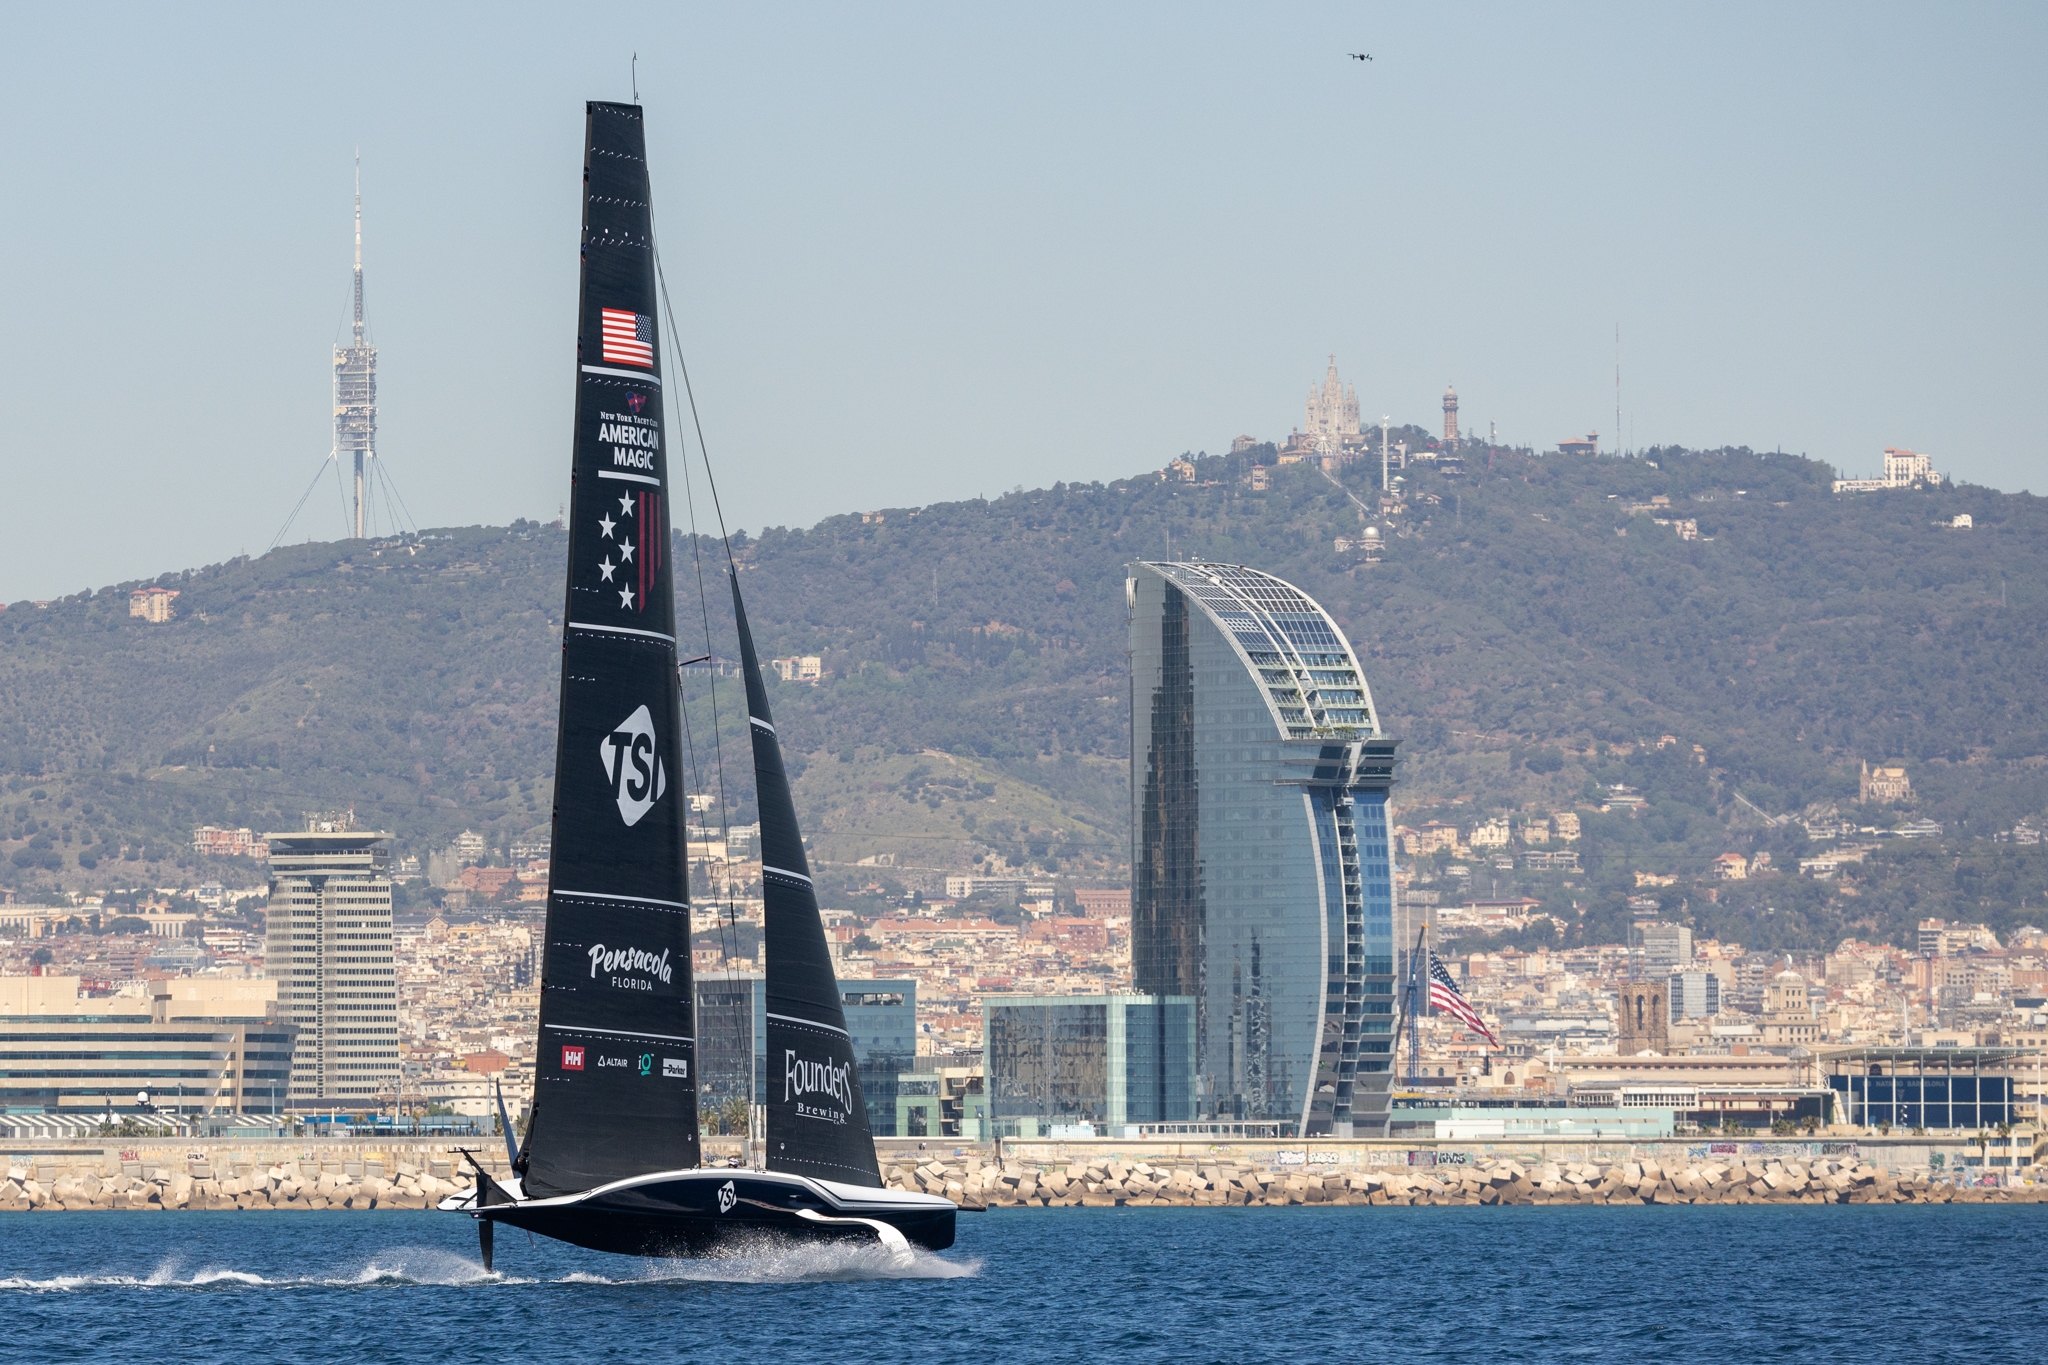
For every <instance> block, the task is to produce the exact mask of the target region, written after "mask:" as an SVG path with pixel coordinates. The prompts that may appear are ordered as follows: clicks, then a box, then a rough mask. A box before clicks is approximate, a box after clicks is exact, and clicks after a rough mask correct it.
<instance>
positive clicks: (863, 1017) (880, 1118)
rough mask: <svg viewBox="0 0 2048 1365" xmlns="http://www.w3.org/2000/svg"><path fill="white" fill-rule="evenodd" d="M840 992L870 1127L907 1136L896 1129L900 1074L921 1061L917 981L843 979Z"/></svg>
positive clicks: (885, 1133)
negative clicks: (897, 1081) (897, 1085)
mask: <svg viewBox="0 0 2048 1365" xmlns="http://www.w3.org/2000/svg"><path fill="white" fill-rule="evenodd" d="M839 993H840V1004H841V1006H842V1008H844V1009H845V1011H846V1031H847V1032H848V1033H849V1034H851V1035H852V1036H853V1056H854V1060H855V1063H856V1064H857V1065H858V1067H859V1069H860V1095H861V1099H862V1100H863V1101H865V1102H866V1104H867V1111H868V1131H869V1132H870V1133H872V1134H874V1135H875V1136H876V1137H901V1136H905V1135H904V1134H900V1133H898V1132H897V1131H896V1078H897V1076H899V1075H901V1074H902V1073H903V1072H906V1071H909V1070H911V1069H912V1068H913V1067H914V1066H916V1065H917V982H915V981H909V980H905V981H842V982H840V983H839Z"/></svg>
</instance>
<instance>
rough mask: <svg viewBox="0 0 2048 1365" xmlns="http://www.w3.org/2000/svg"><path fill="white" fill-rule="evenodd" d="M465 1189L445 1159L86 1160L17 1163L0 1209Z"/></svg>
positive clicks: (401, 1201) (350, 1204)
mask: <svg viewBox="0 0 2048 1365" xmlns="http://www.w3.org/2000/svg"><path fill="white" fill-rule="evenodd" d="M309 1168H310V1169H309ZM469 1188H470V1185H469V1182H468V1181H466V1180H462V1179H458V1178H457V1173H456V1170H455V1167H454V1165H453V1163H451V1162H428V1163H426V1164H425V1165H418V1164H414V1163H411V1162H405V1161H399V1162H394V1163H393V1165H392V1168H391V1170H390V1171H389V1173H388V1175H387V1173H386V1171H385V1170H384V1169H383V1167H382V1165H381V1163H378V1162H367V1163H346V1164H345V1163H340V1162H317V1161H315V1162H304V1163H301V1162H299V1161H280V1162H277V1163H275V1164H273V1165H269V1166H254V1165H242V1166H237V1167H230V1168H226V1169H218V1170H217V1169H216V1168H215V1167H214V1166H213V1165H212V1164H211V1163H210V1162H204V1161H195V1162H191V1163H188V1164H187V1166H186V1167H185V1169H182V1170H174V1169H172V1168H171V1167H169V1166H164V1165H155V1164H151V1165H144V1164H143V1163H140V1162H124V1163H122V1169H121V1170H119V1171H116V1172H107V1173H103V1172H102V1171H101V1170H100V1169H99V1168H98V1167H96V1166H90V1165H88V1166H83V1167H77V1166H66V1167H59V1166H56V1165H54V1164H51V1165H45V1166H40V1167H31V1166H24V1165H16V1166H13V1167H11V1168H10V1169H9V1170H8V1172H7V1177H6V1179H5V1180H0V1213H89V1212H93V1211H96V1210H108V1209H133V1210H140V1211H150V1210H157V1211H166V1212H168V1211H176V1210H192V1211H227V1210H235V1209H301V1210H306V1211H309V1212H316V1211H320V1210H325V1209H356V1210H365V1209H425V1208H432V1207H433V1206H434V1205H435V1204H437V1203H439V1202H440V1201H441V1200H442V1199H445V1198H446V1197H447V1196H449V1195H451V1194H457V1193H461V1192H464V1191H467V1190H468V1189H469Z"/></svg>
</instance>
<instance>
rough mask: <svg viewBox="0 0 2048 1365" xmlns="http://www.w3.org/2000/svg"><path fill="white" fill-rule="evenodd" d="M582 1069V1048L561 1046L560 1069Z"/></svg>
mask: <svg viewBox="0 0 2048 1365" xmlns="http://www.w3.org/2000/svg"><path fill="white" fill-rule="evenodd" d="M582 1069H583V1049H582V1048H580V1047H565V1048H563V1049H562V1070H564V1071H581V1070H582Z"/></svg>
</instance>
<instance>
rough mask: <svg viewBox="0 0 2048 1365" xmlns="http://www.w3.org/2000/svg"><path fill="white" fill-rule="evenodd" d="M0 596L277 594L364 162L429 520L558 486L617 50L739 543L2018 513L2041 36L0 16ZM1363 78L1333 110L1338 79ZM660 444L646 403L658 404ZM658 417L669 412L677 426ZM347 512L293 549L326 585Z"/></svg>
mask: <svg viewBox="0 0 2048 1365" xmlns="http://www.w3.org/2000/svg"><path fill="white" fill-rule="evenodd" d="M6 24H7V39H6V41H5V43H4V44H0V115H4V123H0V175H4V185H5V193H4V195H0V291H4V292H0V601H12V600H19V599H22V598H27V597H38V598H40V597H48V596H54V595H57V594H60V593H66V592H76V591H78V590H80V589H82V588H85V587H88V586H98V585H103V584H107V583H111V582H115V581H118V580H122V579H127V578H134V577H139V576H142V575H146V574H155V573H158V572H160V571H163V570H167V569H176V568H183V567H187V566H190V565H195V564H200V563H205V562H210V561H214V560H218V559H222V558H225V557H227V556H231V555H234V554H237V553H240V552H242V551H245V550H246V551H248V552H250V553H259V552H261V551H262V550H263V549H264V548H265V547H266V546H267V545H269V543H270V542H271V540H272V538H273V537H274V536H275V535H276V534H277V532H278V529H279V527H280V526H281V524H282V523H283V522H284V520H285V517H286V515H287V514H288V513H289V512H290V511H291V509H292V506H293V504H294V503H295V502H297V501H298V499H299V497H300V495H301V493H302V492H303V491H304V489H305V487H306V484H307V482H308V480H309V479H311V478H312V477H313V475H314V474H315V472H316V471H317V470H318V469H319V467H320V464H321V461H322V459H323V457H324V456H325V455H326V453H327V451H328V449H329V448H330V446H331V444H332V434H331V428H332V416H331V407H330V405H331V397H330V384H331V378H332V366H331V359H330V349H329V348H330V347H332V346H333V345H334V344H335V342H336V341H337V340H338V339H340V338H341V337H342V335H343V334H344V327H345V323H346V320H347V314H348V299H349V253H350V239H349V233H350V222H349V213H350V206H349V193H350V179H349V178H350V158H351V155H352V154H353V152H354V150H355V149H356V148H358V147H360V148H361V151H362V156H363V194H364V214H365V239H366V245H365V259H366V267H367V276H368V291H367V292H368V305H369V318H370V327H371V332H372V339H373V340H374V342H375V343H376V345H377V346H378V347H379V348H380V350H381V357H380V380H381V385H382V414H381V427H382V442H381V444H382V447H383V454H384V457H385V459H386V461H387V462H388V466H389V468H390V471H391V472H392V474H393V476H394V477H395V480H396V482H397V485H398V487H399V489H400V491H401V493H402V494H403V496H404V498H405V501H406V503H407V504H408V506H409V508H410V510H411V512H412V514H413V516H414V517H415V518H416V519H417V521H418V522H419V524H421V525H423V526H426V525H445V524H454V523H475V522H500V523H502V522H504V521H508V520H510V519H512V518H514V517H517V516H534V517H540V518H548V517H552V516H553V515H554V513H555V509H556V507H557V505H558V504H559V503H560V502H561V501H562V500H563V498H564V496H565V491H566V487H567V470H568V438H569V415H570V403H571V397H572V394H573V392H574V386H573V380H572V362H573V353H574V345H573V343H574V316H573V313H574V305H575V290H576V236H577V224H578V203H577V192H578V167H579V157H580V151H581V138H582V135H583V117H582V104H581V102H582V101H583V100H584V99H586V98H608V99H623V98H626V97H628V95H629V85H628V60H629V57H630V55H631V54H632V53H633V52H634V51H635V50H636V49H637V50H638V52H639V54H640V93H641V97H642V99H643V101H644V102H645V104H646V106H647V109H648V125H649V133H650V142H651V155H652V160H653V171H654V188H655V197H656V206H657V212H658V214H659V217H660V225H661V231H662V233H663V239H662V246H663V254H664V258H665V261H666V264H667V267H668V270H669V274H670V284H671V288H672V290H673V291H674V293H675V302H676V306H677V310H678V321H679V323H680V326H681V329H682V332H683V335H684V341H685V344H686V348H687V351H688V356H689V359H690V362H691V366H692V373H693V377H694V378H695V380H696V385H697V394H698V398H699V401H700V405H701V408H702V413H703V418H704V422H705V427H706V432H707V435H708V437H709V440H710V442H711V447H712V454H713V458H714V460H715V461H716V462H717V464H718V466H719V468H720V469H721V471H722V473H723V490H724V493H725V498H726V508H727V513H728V519H729V521H730V523H731V524H732V525H734V526H746V527H748V528H758V527H760V526H762V525H764V524H770V523H784V524H803V523H808V522H811V521H814V520H816V519H817V518H819V517H821V516H825V515H828V514H831V513H834V512H842V511H850V510H858V509H864V508H870V507H877V506H900V505H904V504H915V503H924V502H931V501H938V500H945V499H954V498H961V497H970V496H974V495H977V494H984V493H994V492H998V491H1001V490H1003V489H1006V488H1009V487H1011V486H1013V485H1016V484H1024V485H1027V486H1039V485H1044V484H1050V483H1052V482H1053V481H1055V480H1059V479H1091V478H1112V477H1117V476H1121V475H1125V474H1129V473H1133V472H1135V471H1138V470H1141V469H1148V468H1156V467H1158V466H1160V465H1162V464H1164V463H1165V462H1166V461H1167V460H1168V459H1169V458H1170V457H1172V456H1173V455H1175V454H1176V453H1178V452H1180V451H1182V450H1185V449H1207V450H1210V451H1216V450H1220V449H1227V448H1228V443H1229V441H1230V438H1231V437H1232V436H1233V435H1234V434H1236V433H1239V432H1247V433H1253V434H1256V435H1258V436H1260V437H1262V438H1273V437H1276V436H1283V435H1284V434H1285V433H1286V432H1287V431H1288V430H1289V429H1290V428H1291V427H1293V426H1294V425H1296V424H1298V423H1299V422H1300V420H1301V404H1302V399H1303V398H1304V396H1305V394H1306V391H1307V389H1308V386H1309V384H1310V383H1311V382H1312V381H1314V380H1316V379H1318V378H1320V376H1321V374H1322V370H1323V366H1324V363H1325V362H1324V356H1325V355H1326V354H1327V353H1330V352H1335V353H1336V355H1337V358H1338V363H1339V365H1340V367H1341V368H1342V371H1343V373H1344V375H1345V377H1346V378H1347V379H1349V380H1351V381H1353V382H1355V383H1356V384H1357V386H1358V391H1359V397H1360V400H1361V402H1362V404H1363V407H1364V409H1365V411H1366V413H1367V415H1368V417H1369V418H1375V417H1377V416H1378V415H1379V414H1380V413H1382V412H1387V413H1391V414H1393V416H1394V418H1395V420H1396V421H1401V420H1411V421H1418V422H1424V423H1429V424H1434V422H1435V421H1436V412H1437V406H1438V398H1439V395H1440V394H1441V392H1442V390H1443V386H1444V384H1445V383H1446V381H1454V382H1455V383H1456V384H1457V387H1458V391H1459V393H1460V395H1461V397H1462V399H1463V412H1464V417H1465V421H1466V425H1467V428H1468V430H1477V431H1479V432H1481V433H1483V432H1484V431H1485V430H1486V428H1487V423H1488V422H1494V423H1497V424H1498V428H1499V432H1500V435H1501V437H1502V439H1504V440H1512V441H1516V442H1524V441H1526V442H1532V443H1535V444H1537V445H1539V446H1544V447H1548V446H1550V445H1553V444H1554V443H1555V442H1556V441H1558V440H1559V439H1561V438H1564V437H1567V436H1572V435H1575V434H1579V433H1583V432H1586V431H1588V430H1597V431H1598V432H1599V433H1601V443H1602V445H1603V446H1606V445H1607V444H1609V443H1610V442H1611V441H1612V439H1613V435H1614V432H1613V427H1614V409H1615V394H1614V329H1615V327H1616V325H1617V323H1618V324H1619V325H1620V328H1621V334H1622V346H1623V358H1622V363H1623V386H1624V387H1623V395H1622V397H1623V408H1624V415H1623V429H1622V433H1621V434H1622V437H1623V440H1624V441H1626V442H1627V443H1629V444H1632V445H1636V446H1645V445H1650V444H1654V443H1660V442H1680V443H1685V444H1689V445H1702V444H1712V445H1720V444H1747V445H1750V446H1754V447H1758V448H1775V447H1782V448H1784V449H1786V450H1793V451H1804V452H1806V453H1808V454H1811V455H1814V456H1817V457H1820V458H1823V459H1826V460H1829V461H1832V462H1834V463H1836V464H1838V465H1841V466H1845V467H1847V468H1848V469H1850V470H1852V471H1854V472H1856V473H1859V474H1873V473H1876V472H1877V470H1878V464H1879V452H1880V451H1881V449H1882V448H1883V447H1884V446H1886V445H1907V446H1912V447H1914V448H1916V449H1920V450H1926V451H1931V452H1932V453H1933V454H1934V455H1935V457H1936V463H1937V466H1938V467H1939V468H1940V469H1942V470H1943V471H1944V472H1950V473H1952V474H1953V475H1955V476H1957V477H1960V478H1963V479H1967V480H1971V481H1975V482H1980V483H1988V484H1992V485H1995V486H1997V487H2000V488H2006V489H2019V488H2027V487H2031V488H2035V489H2039V488H2040V487H2041V486H2042V484H2043V479H2042V469H2043V464H2042V457H2041V452H2040V447H2039V444H2038V441H2037V438H2035V437H2032V436H2029V435H2028V434H2027V432H2026V427H2027V425H2028V424H2029V422H2030V420H2031V418H2030V413H2031V409H2032V404H2033V402H2034V401H2035V400H2036V398H2037V396H2038V393H2039V390H2040V384H2039V380H2040V378H2041V375H2042V372H2043V368H2044V364H2043V363H2044V360H2048V345H2044V329H2048V323H2044V317H2048V309H2044V303H2048V299H2044V297H2043V295H2044V288H2043V285H2044V278H2048V264H2044V262H2048V251H2044V247H2048V240H2044V231H2043V209H2044V192H2043V191H2044V179H2048V157H2044V156H2043V153H2042V147H2043V133H2044V131H2048V130H2044V121H2048V120H2044V108H2048V82H2044V81H2043V80H2042V78H2041V75H2040V61H2041V53H2042V51H2043V48H2044V43H2043V39H2044V37H2048V8H2044V7H2042V6H2040V5H2031V6H2011V7H1991V6H1974V7H1961V6H1939V7H1937V6H1916V7H1900V8H1888V7H1883V6H1876V5H1871V4H1856V5H1842V6H1835V7H1827V6H1820V5H1800V6H1785V5H1775V4H1774V5H1765V6H1756V7H1749V8H1745V7H1739V6H1733V5H1716V6H1699V7H1684V8H1681V7H1678V6H1642V5H1624V6H1615V7H1611V8H1595V7H1575V8H1557V9H1547V10H1546V9H1539V8H1536V7H1531V6H1527V5H1502V6H1480V5H1465V6H1442V5H1429V6H1417V7H1414V8H1411V9H1397V8H1392V7H1377V6H1363V5H1344V6H1328V7H1314V6H1302V7H1293V8H1283V7H1279V6H1227V7H1223V6H1219V7H1216V8H1214V9H1211V10H1200V9H1195V8H1191V7H1188V6H1181V5H1176V6H1160V7H1156V8H1143V7H1139V6H1136V5H1116V6H1103V5H1084V6H1073V7H1060V6H1048V5H1043V4H1037V5H1030V6H1021V5H1020V6H1013V7H1009V8H1007V9H1003V8H997V7H992V6H975V7H969V6H960V5H934V6H931V7H927V8H911V7H899V8H889V9H878V8H872V7H853V6H844V7H830V8H827V7H818V8H804V7H791V6H775V7H769V6H751V5H749V6H739V5H726V6H715V7H686V6H676V5H659V6H647V5H632V4H621V3H615V4H610V5H603V6H597V5H592V6H580V7H569V6H559V7H544V8H539V7H535V8H522V7H519V6H506V5H493V6H489V7H482V6H480V7H476V8H473V9H469V10H459V9H456V8H454V7H449V6H432V5H416V4H415V5H407V6H403V7H390V8H385V7H380V6H377V5H361V4H351V5H347V6H342V5H330V6H320V7H314V6H303V5H301V6H288V7H287V6H263V7H252V8H248V9H228V8H220V7H212V8H207V7H186V6H177V7H154V8H145V7H142V6H139V5H137V6H126V7H114V8H103V9H97V10H95V9H93V8H92V7H89V6H85V5H76V4H74V5H66V6H54V5H53V6H29V5H23V4H17V5H12V6H10V7H9V9H8V15H7V19H6ZM1353 50H1355V51H1369V52H1371V53H1372V54H1373V56H1374V60H1373V61H1372V62H1370V63H1366V62H1356V61H1351V60H1348V59H1347V58H1346V57H1345V55H1344V54H1345V53H1346V52H1347V51H1353ZM671 392H672V393H673V392H674V390H673V389H672V390H671ZM673 416H674V414H672V419H673ZM341 529H342V520H341V513H340V506H339V499H338V497H337V496H336V493H335V490H334V487H333V485H332V482H331V480H330V482H329V483H328V484H327V485H326V486H325V487H324V488H323V489H322V490H320V491H319V492H316V494H315V495H314V497H313V499H312V500H311V501H310V502H309V503H308V505H307V508H306V511H305V512H304V513H302V514H301V519H300V521H299V523H298V525H297V528H296V529H295V531H294V535H293V538H294V539H303V538H304V537H305V536H306V535H307V534H308V533H312V534H316V535H318V536H320V537H321V538H331V537H334V536H336V535H338V534H339V533H340V531H341Z"/></svg>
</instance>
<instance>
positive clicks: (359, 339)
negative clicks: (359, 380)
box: [356, 152, 363, 534]
mask: <svg viewBox="0 0 2048 1365" xmlns="http://www.w3.org/2000/svg"><path fill="white" fill-rule="evenodd" d="M362 344H363V154H362V153H361V152H357V153H356V345H358V346H360V345H362ZM359 491H360V490H359ZM357 534H361V532H360V531H358V532H357Z"/></svg>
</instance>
